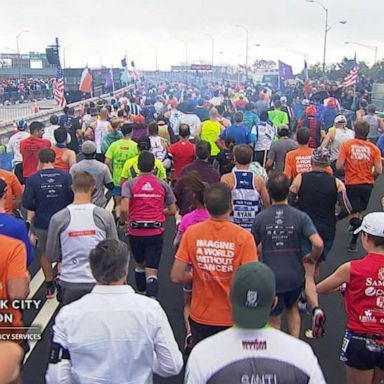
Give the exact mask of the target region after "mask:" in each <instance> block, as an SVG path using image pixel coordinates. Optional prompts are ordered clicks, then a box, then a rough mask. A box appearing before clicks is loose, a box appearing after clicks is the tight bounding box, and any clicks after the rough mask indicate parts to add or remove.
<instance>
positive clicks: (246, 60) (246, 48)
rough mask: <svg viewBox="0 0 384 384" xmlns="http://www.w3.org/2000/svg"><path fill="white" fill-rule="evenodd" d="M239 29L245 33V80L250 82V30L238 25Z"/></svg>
mask: <svg viewBox="0 0 384 384" xmlns="http://www.w3.org/2000/svg"><path fill="white" fill-rule="evenodd" d="M236 27H237V28H241V29H242V30H244V31H245V80H248V35H249V32H248V29H247V28H246V27H244V25H236Z"/></svg>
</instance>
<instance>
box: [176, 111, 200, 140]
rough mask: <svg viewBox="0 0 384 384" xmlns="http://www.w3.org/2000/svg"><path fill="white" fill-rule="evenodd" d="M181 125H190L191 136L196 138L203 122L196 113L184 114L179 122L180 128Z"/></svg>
mask: <svg viewBox="0 0 384 384" xmlns="http://www.w3.org/2000/svg"><path fill="white" fill-rule="evenodd" d="M181 124H188V125H189V130H190V132H191V136H195V131H196V129H197V127H200V125H201V121H200V119H199V117H198V116H197V115H195V114H194V113H184V114H183V115H182V116H181V117H180V120H179V127H180V125H181Z"/></svg>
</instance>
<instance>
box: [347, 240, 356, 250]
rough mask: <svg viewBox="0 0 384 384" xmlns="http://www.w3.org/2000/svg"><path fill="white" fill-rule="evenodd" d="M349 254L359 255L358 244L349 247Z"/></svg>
mask: <svg viewBox="0 0 384 384" xmlns="http://www.w3.org/2000/svg"><path fill="white" fill-rule="evenodd" d="M347 252H349V253H357V243H352V242H350V243H349V246H348V248H347Z"/></svg>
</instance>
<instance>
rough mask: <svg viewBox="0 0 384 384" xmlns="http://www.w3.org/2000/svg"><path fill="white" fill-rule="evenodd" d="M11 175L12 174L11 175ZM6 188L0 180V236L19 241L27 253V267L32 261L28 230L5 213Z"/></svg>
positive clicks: (17, 220)
mask: <svg viewBox="0 0 384 384" xmlns="http://www.w3.org/2000/svg"><path fill="white" fill-rule="evenodd" d="M12 175H13V174H12ZM13 177H15V178H16V176H14V175H13ZM8 193H9V190H8V186H7V184H6V182H5V181H4V180H3V179H0V234H1V235H6V236H9V237H13V238H14V239H18V240H21V241H22V242H23V243H24V244H25V249H26V251H27V265H30V264H31V263H32V260H33V248H32V244H31V242H30V240H29V236H28V230H27V227H26V225H25V223H24V222H23V221H21V220H19V219H16V218H15V217H12V216H11V215H10V214H9V212H7V210H6V207H7V200H8Z"/></svg>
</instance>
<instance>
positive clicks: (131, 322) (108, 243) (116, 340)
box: [46, 239, 183, 384]
mask: <svg viewBox="0 0 384 384" xmlns="http://www.w3.org/2000/svg"><path fill="white" fill-rule="evenodd" d="M128 255H129V252H128V248H127V246H126V245H125V244H124V243H123V242H121V241H118V240H112V239H108V240H104V241H102V242H101V243H99V244H98V245H97V246H96V248H95V249H93V250H92V251H91V254H90V256H89V263H90V272H91V271H92V275H93V279H94V280H95V281H97V285H96V286H95V287H94V288H93V290H92V292H91V293H90V294H89V295H85V296H84V297H82V298H81V299H80V300H78V301H76V302H74V303H72V304H71V305H68V306H65V307H63V308H62V309H61V310H60V312H59V314H58V315H57V317H56V320H55V325H54V326H53V340H52V345H51V351H50V360H49V366H48V371H47V374H46V382H47V384H57V383H60V382H62V380H63V377H65V380H66V382H71V383H72V382H75V381H78V380H81V382H84V383H85V382H88V383H91V382H92V383H96V382H99V383H100V382H105V383H151V382H153V373H157V374H158V375H160V376H162V377H169V376H173V375H177V374H178V373H179V372H180V371H181V369H182V367H183V359H182V356H181V353H180V351H179V348H178V346H177V344H176V341H175V338H174V335H173V332H172V329H171V327H170V325H169V322H168V319H167V316H166V315H165V313H164V311H163V309H162V308H161V306H160V305H159V304H158V303H157V302H156V301H155V300H151V299H148V298H146V297H143V296H141V295H138V294H136V293H135V292H134V290H133V289H132V288H131V287H130V286H127V285H126V282H127V276H128V265H129V256H128ZM90 313H92V316H90ZM106 319H109V320H108V321H106ZM96 330H97V335H95V331H96ZM85 340H92V342H91V343H89V342H85ZM85 356H92V358H90V359H84V357H85Z"/></svg>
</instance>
